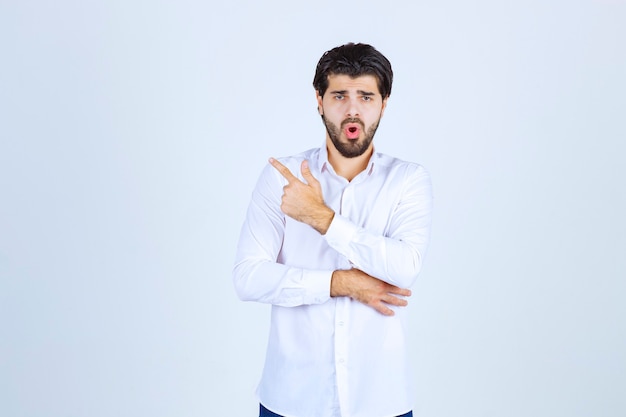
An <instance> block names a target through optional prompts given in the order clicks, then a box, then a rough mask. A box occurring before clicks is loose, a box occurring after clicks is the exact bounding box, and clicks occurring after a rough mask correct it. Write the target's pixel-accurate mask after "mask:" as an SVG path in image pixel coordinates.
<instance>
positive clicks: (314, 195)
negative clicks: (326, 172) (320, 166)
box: [269, 158, 335, 234]
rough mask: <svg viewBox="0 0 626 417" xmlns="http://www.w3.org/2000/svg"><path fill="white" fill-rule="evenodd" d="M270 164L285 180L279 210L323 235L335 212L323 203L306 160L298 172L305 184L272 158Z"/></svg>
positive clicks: (319, 187)
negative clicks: (285, 183) (300, 173)
mask: <svg viewBox="0 0 626 417" xmlns="http://www.w3.org/2000/svg"><path fill="white" fill-rule="evenodd" d="M269 162H270V164H272V166H273V167H274V168H276V170H277V171H278V172H279V173H280V174H281V175H282V176H283V177H285V179H286V180H287V185H285V186H284V187H283V198H282V204H281V205H280V209H281V210H282V211H283V213H285V214H286V215H287V216H289V217H291V218H293V219H295V220H297V221H299V222H302V223H306V224H308V225H309V226H311V227H313V228H314V229H315V230H317V231H318V232H319V233H321V234H325V233H326V231H327V230H328V227H329V226H330V223H331V221H332V220H333V217H334V216H335V212H334V211H333V210H332V209H331V208H330V207H328V206H327V205H326V204H325V203H324V196H323V195H322V187H321V185H320V183H319V181H318V180H317V179H316V178H315V177H314V176H313V174H311V170H310V169H309V163H308V161H307V160H304V161H302V165H301V166H300V170H301V172H302V177H303V178H304V179H305V180H306V183H304V182H302V181H300V180H299V179H298V178H297V177H296V176H295V175H293V174H292V173H291V171H289V168H287V167H286V166H284V165H283V164H281V163H280V162H278V161H277V160H276V159H274V158H270V159H269Z"/></svg>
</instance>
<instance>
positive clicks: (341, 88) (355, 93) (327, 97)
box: [317, 75, 387, 158]
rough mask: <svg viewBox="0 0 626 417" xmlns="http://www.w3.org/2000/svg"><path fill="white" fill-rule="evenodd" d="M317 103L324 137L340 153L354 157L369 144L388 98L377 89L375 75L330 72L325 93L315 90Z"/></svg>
mask: <svg viewBox="0 0 626 417" xmlns="http://www.w3.org/2000/svg"><path fill="white" fill-rule="evenodd" d="M317 104H318V109H319V112H320V114H321V115H322V119H323V121H324V125H326V131H327V133H328V135H327V138H328V139H329V140H330V142H332V144H333V146H334V147H335V148H336V149H337V151H339V153H340V154H341V155H342V156H344V157H345V158H354V157H357V156H360V155H363V154H364V153H365V152H367V151H368V150H370V149H371V148H372V140H373V139H374V134H375V133H376V129H377V128H378V123H379V122H380V118H381V117H382V116H383V113H384V111H385V106H386V105H387V98H384V99H383V97H382V96H381V94H380V92H379V91H378V83H377V82H376V77H374V76H373V75H363V76H360V77H356V78H351V77H350V76H348V75H330V76H329V77H328V89H327V90H326V93H325V94H324V97H320V95H319V92H318V93H317ZM329 146H330V145H329Z"/></svg>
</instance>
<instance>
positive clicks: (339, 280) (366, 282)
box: [330, 269, 411, 316]
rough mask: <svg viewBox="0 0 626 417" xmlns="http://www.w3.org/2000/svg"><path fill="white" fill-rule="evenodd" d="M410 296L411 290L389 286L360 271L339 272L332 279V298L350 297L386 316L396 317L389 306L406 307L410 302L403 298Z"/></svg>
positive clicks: (334, 273)
mask: <svg viewBox="0 0 626 417" xmlns="http://www.w3.org/2000/svg"><path fill="white" fill-rule="evenodd" d="M410 295H411V291H410V290H407V289H405V288H399V287H396V286H395V285H391V284H388V283H386V282H385V281H381V280H379V279H378V278H374V277H373V276H371V275H368V274H366V273H365V272H363V271H361V270H359V269H346V270H337V271H334V272H333V276H332V278H331V284H330V296H331V297H350V298H352V299H354V300H357V301H359V302H361V303H363V304H365V305H367V306H370V307H372V308H373V309H375V310H376V311H378V312H379V313H381V314H384V315H385V316H393V315H394V311H393V310H392V309H391V308H389V307H388V306H389V305H392V306H398V307H404V306H406V305H407V304H408V302H407V301H406V300H405V299H404V298H401V297H408V296H410ZM398 296H400V297H398Z"/></svg>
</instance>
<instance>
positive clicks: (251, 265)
mask: <svg viewBox="0 0 626 417" xmlns="http://www.w3.org/2000/svg"><path fill="white" fill-rule="evenodd" d="M284 185H285V182H284V181H283V179H282V177H280V175H279V174H278V173H277V172H276V170H275V169H274V168H273V167H271V166H269V165H268V166H266V167H265V169H264V170H263V172H262V174H261V176H260V178H259V180H258V182H257V185H256V187H255V189H254V191H253V193H252V200H251V202H250V205H249V207H248V211H247V215H246V219H245V221H244V224H243V226H242V228H241V233H240V236H239V243H238V245H237V255H236V259H235V265H234V268H233V282H234V286H235V291H236V292H237V295H238V296H239V298H240V299H242V300H244V301H258V302H263V303H269V304H275V305H280V306H284V307H294V306H299V305H305V304H320V303H324V302H326V301H328V299H330V280H331V277H332V272H333V271H331V270H311V269H305V268H296V267H291V266H289V265H284V264H281V263H278V262H277V259H278V255H279V253H280V249H281V247H282V244H283V237H284V231H285V215H284V213H283V212H282V211H281V210H280V204H281V199H282V190H283V186H284Z"/></svg>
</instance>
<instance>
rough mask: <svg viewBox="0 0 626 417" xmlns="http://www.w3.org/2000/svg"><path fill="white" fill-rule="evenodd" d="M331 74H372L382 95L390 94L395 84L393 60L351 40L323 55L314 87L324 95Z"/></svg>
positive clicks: (356, 75)
mask: <svg viewBox="0 0 626 417" xmlns="http://www.w3.org/2000/svg"><path fill="white" fill-rule="evenodd" d="M329 75H348V76H350V77H352V78H356V77H360V76H362V75H373V76H374V77H376V80H377V83H378V90H379V91H380V94H381V95H382V96H383V98H387V97H389V96H390V95H391V84H392V83H393V71H392V70H391V63H390V62H389V60H388V59H387V58H385V56H384V55H383V54H381V53H380V52H378V51H377V50H376V49H375V48H374V47H373V46H371V45H367V44H364V43H356V44H355V43H352V42H350V43H347V44H345V45H341V46H337V47H335V48H333V49H331V50H330V51H326V52H325V53H324V55H322V57H321V58H320V60H319V62H318V63H317V68H316V69H315V77H313V87H314V88H315V90H317V91H318V92H319V95H320V96H322V97H323V96H324V93H326V89H327V88H328V76H329Z"/></svg>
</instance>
